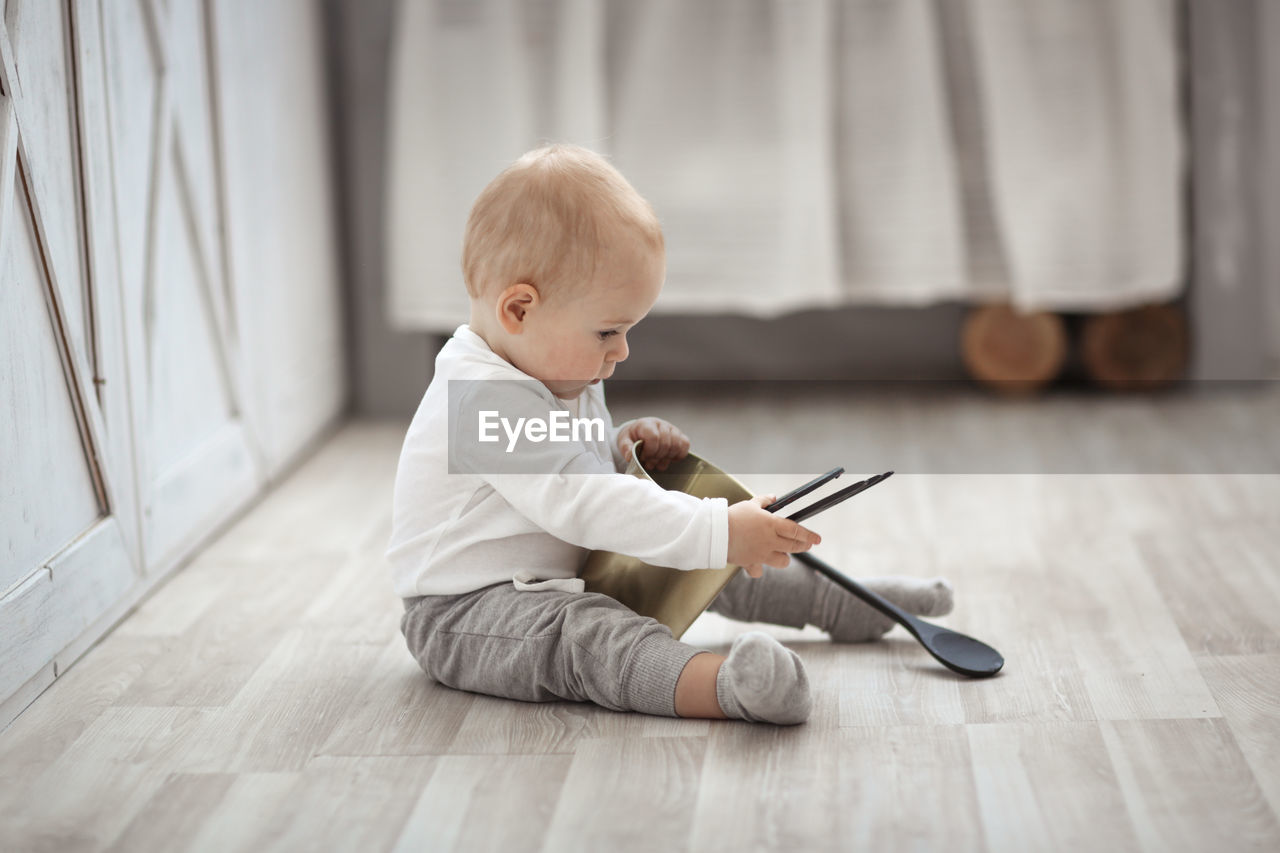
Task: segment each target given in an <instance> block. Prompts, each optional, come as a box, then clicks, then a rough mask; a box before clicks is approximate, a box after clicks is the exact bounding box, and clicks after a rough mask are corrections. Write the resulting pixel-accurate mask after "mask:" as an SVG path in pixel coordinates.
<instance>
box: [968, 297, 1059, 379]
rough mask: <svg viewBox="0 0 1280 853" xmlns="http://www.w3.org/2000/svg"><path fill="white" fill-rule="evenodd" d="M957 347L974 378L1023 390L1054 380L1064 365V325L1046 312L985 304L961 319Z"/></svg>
mask: <svg viewBox="0 0 1280 853" xmlns="http://www.w3.org/2000/svg"><path fill="white" fill-rule="evenodd" d="M960 348H961V354H962V355H963V357H964V363H965V367H966V368H967V369H968V370H969V374H970V375H971V376H973V377H974V378H975V379H977V380H979V381H981V382H983V383H986V384H987V385H990V386H991V387H993V388H995V389H996V390H998V391H1001V392H1003V393H1011V394H1026V393H1030V392H1032V391H1035V390H1037V389H1039V388H1041V387H1043V386H1044V385H1046V384H1048V383H1049V382H1052V381H1053V379H1054V377H1056V376H1057V375H1058V372H1059V371H1060V370H1061V369H1062V365H1063V362H1064V361H1065V360H1066V357H1067V332H1066V326H1065V324H1064V323H1063V321H1062V318H1061V317H1059V316H1058V315H1057V314H1053V313H1050V312H1047V311H1040V312H1032V313H1022V312H1019V311H1016V310H1015V309H1014V308H1013V307H1012V306H1010V305H1004V304H1001V305H984V306H983V307H981V308H975V309H973V310H972V311H970V312H969V316H968V317H967V318H965V324H964V329H963V331H962V333H961V342H960Z"/></svg>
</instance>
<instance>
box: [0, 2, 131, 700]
mask: <svg viewBox="0 0 1280 853" xmlns="http://www.w3.org/2000/svg"><path fill="white" fill-rule="evenodd" d="M71 8H72V7H68V6H66V5H63V4H56V3H25V2H24V3H23V4H22V5H18V4H17V3H16V2H15V0H9V3H8V5H7V7H6V9H5V10H4V11H5V14H4V21H5V22H6V24H5V25H3V26H0V89H3V92H4V94H3V95H0V281H2V282H3V287H0V336H3V337H2V343H0V347H3V349H4V356H5V358H4V361H3V365H2V366H0V402H2V403H3V408H0V454H3V455H0V472H2V473H0V484H2V485H0V490H2V492H3V501H2V502H0V537H2V539H0V549H2V550H0V557H2V558H3V563H2V564H0V637H2V638H3V641H4V654H3V655H2V656H0V700H3V699H4V698H6V697H8V696H10V695H13V694H15V693H16V692H18V691H20V690H21V689H22V688H23V687H24V685H26V686H27V689H26V690H23V691H22V692H23V693H24V694H25V695H33V692H32V689H31V685H33V684H34V685H35V688H34V689H35V690H36V691H38V689H40V687H41V685H42V684H44V683H47V681H49V680H51V679H52V678H53V677H54V675H55V674H56V671H57V656H58V655H59V654H61V653H63V652H64V650H66V649H67V648H68V646H69V645H70V644H72V643H73V642H74V641H75V640H76V639H77V638H78V637H80V636H81V635H83V634H84V632H85V631H86V629H87V628H88V627H89V626H90V625H93V624H95V623H96V622H97V621H98V620H99V619H101V618H102V617H103V615H104V614H106V613H107V612H108V611H109V610H110V608H111V607H113V606H117V605H118V604H119V603H120V602H121V601H122V600H123V598H124V597H125V596H126V595H127V593H128V591H129V590H130V589H131V588H134V587H136V582H137V580H138V578H139V576H140V565H139V561H138V559H137V553H136V551H135V550H134V549H132V548H131V547H130V544H129V537H128V536H127V534H126V530H125V528H124V527H123V526H122V525H121V516H118V515H117V514H116V510H115V504H114V503H113V500H118V501H122V502H123V503H124V504H129V503H132V498H131V494H132V488H131V470H130V464H129V460H128V458H127V457H124V458H122V457H121V456H120V455H119V454H118V450H119V448H120V446H121V444H120V441H119V438H120V437H121V436H123V435H124V434H125V432H126V430H127V421H126V422H125V423H120V422H119V414H123V413H124V412H125V410H124V408H123V407H122V406H120V405H119V404H118V403H119V401H120V400H121V399H122V398H123V389H124V387H125V384H126V383H125V382H124V376H123V373H119V374H114V373H113V374H109V375H107V376H105V377H104V376H100V375H98V374H97V373H95V368H96V367H97V366H98V364H97V357H96V354H95V352H94V350H95V347H94V346H93V338H92V335H91V334H90V330H91V328H92V326H91V321H92V318H93V317H94V316H95V312H94V310H93V307H94V300H93V298H92V291H91V288H90V287H89V284H90V281H91V279H90V277H89V275H88V269H89V264H88V263H87V260H86V258H87V257H88V255H87V254H86V246H87V245H88V242H87V234H86V229H85V222H86V218H85V215H86V206H85V199H84V198H83V197H82V192H83V191H82V187H83V186H84V179H83V174H82V168H83V166H82V159H81V156H80V153H81V151H80V147H81V146H80V139H79V112H78V104H79V100H78V98H79V94H80V91H79V82H78V80H77V78H76V74H75V68H76V64H75V63H74V62H72V61H71V60H70V59H69V56H70V51H73V50H78V47H77V46H76V45H77V44H78V43H77V41H76V39H75V38H74V37H73V36H74V34H73V32H72V27H73V22H72V18H71V14H70V12H69V9H71ZM9 22H13V23H15V24H16V29H15V30H14V31H12V32H11V31H10V30H9V28H8V23H9ZM24 80H25V81H26V85H24V84H23V81H24ZM106 280H107V281H110V282H114V278H109V277H108V278H107V279H106ZM105 304H107V305H110V300H107V302H106V303H105ZM108 313H110V312H108ZM118 361H119V359H118V358H117V359H116V362H118ZM111 378H115V379H116V380H117V381H116V382H114V383H112V384H111V386H110V389H111V390H109V391H106V392H100V391H99V390H98V389H100V388H102V387H104V386H103V385H102V384H101V383H105V382H108V381H109V380H110V379H111ZM108 399H114V400H115V401H116V403H115V404H114V406H113V409H112V412H113V416H112V418H113V420H112V435H114V436H115V440H112V441H108V440H107V436H108V420H107V418H106V417H105V416H104V412H105V411H106V410H105V409H104V408H103V401H104V400H108ZM116 479H118V480H119V481H120V483H119V484H117V483H115V482H113V480H116ZM124 518H125V519H126V521H128V520H130V519H132V515H131V514H126V515H125V516H124ZM51 662H52V664H53V665H52V666H50V663H51Z"/></svg>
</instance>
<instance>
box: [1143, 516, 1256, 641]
mask: <svg viewBox="0 0 1280 853" xmlns="http://www.w3.org/2000/svg"><path fill="white" fill-rule="evenodd" d="M1277 541H1280V520H1278V519H1272V520H1270V521H1267V522H1262V521H1254V520H1242V521H1230V522H1217V523H1214V524H1212V525H1188V526H1187V527H1185V528H1182V529H1179V530H1176V531H1168V530H1166V531H1160V532H1158V533H1154V532H1153V533H1148V534H1142V535H1140V536H1138V537H1137V543H1138V546H1139V549H1140V550H1141V552H1142V556H1143V558H1144V560H1145V561H1146V563H1147V565H1148V567H1149V570H1150V572H1151V573H1152V575H1153V576H1154V577H1158V578H1159V582H1158V585H1159V589H1160V593H1161V595H1162V596H1163V597H1164V600H1165V602H1166V604H1167V605H1168V609H1169V613H1170V615H1172V617H1173V620H1174V622H1175V623H1177V625H1178V628H1179V630H1180V631H1181V632H1182V636H1183V639H1184V640H1185V641H1186V643H1187V645H1188V647H1189V648H1190V649H1191V651H1192V653H1193V654H1215V655H1263V654H1275V653H1277V652H1280V618H1278V617H1277V614H1278V613H1280V557H1278V556H1277V551H1276V547H1275V543H1276V542H1277Z"/></svg>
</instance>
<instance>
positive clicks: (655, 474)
mask: <svg viewBox="0 0 1280 853" xmlns="http://www.w3.org/2000/svg"><path fill="white" fill-rule="evenodd" d="M640 445H641V442H636V444H635V446H634V447H633V448H632V454H631V462H630V464H629V465H628V466H627V473H628V474H631V475H633V476H636V477H642V478H644V479H646V480H652V481H653V482H655V483H657V484H658V485H659V486H662V488H664V489H670V490H672V491H677V492H686V493H687V494H690V495H693V496H694V497H696V498H726V499H728V501H729V503H730V504H735V503H737V502H738V501H743V500H748V499H750V498H751V497H752V493H751V490H750V489H748V488H747V487H746V486H744V485H742V483H739V482H738V481H737V480H735V479H734V478H733V477H732V476H730V475H729V474H726V473H725V472H724V471H721V470H720V469H719V468H717V467H716V466H714V465H712V464H711V463H710V462H708V461H707V460H705V459H703V458H701V457H700V456H698V455H696V454H693V453H690V454H689V455H688V456H686V457H685V458H683V459H680V460H677V461H675V462H672V463H671V464H670V465H668V466H667V470H665V471H652V472H650V471H646V470H645V469H644V468H643V467H641V465H640V463H639V462H638V461H637V460H638V458H639V455H640ZM740 568H741V567H740V566H735V565H733V564H729V565H726V566H724V567H723V568H712V569H694V570H692V571H684V570H681V569H671V568H666V567H664V566H651V565H649V564H648V563H646V562H644V561H642V560H638V559H636V558H635V557H628V556H627V555H625V554H618V553H615V552H613V551H592V552H591V553H590V554H588V555H587V560H586V563H584V564H583V567H582V571H581V572H579V575H578V576H579V577H581V578H582V579H583V581H585V582H586V589H587V591H588V592H602V593H604V594H605V595H608V596H611V597H613V598H616V599H617V600H618V601H621V602H622V603H623V604H625V605H627V606H628V607H630V608H631V609H632V610H634V611H635V612H637V613H639V614H640V615H641V616H652V617H653V618H654V619H656V620H658V621H659V622H661V623H662V624H663V625H666V626H667V627H668V628H670V629H671V634H672V636H674V637H675V638H676V639H680V637H681V636H683V635H684V632H685V631H687V630H688V629H689V626H690V625H692V624H693V620H695V619H697V618H698V616H699V615H701V614H702V611H704V610H706V609H707V607H708V606H709V605H710V604H711V602H712V601H714V600H715V597H716V596H717V595H719V594H720V590H722V589H724V588H725V586H726V585H727V584H728V583H729V581H730V580H732V579H733V576H734V574H735V573H736V572H737V571H739V569H740Z"/></svg>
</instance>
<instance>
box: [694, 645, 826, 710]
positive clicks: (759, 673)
mask: <svg viewBox="0 0 1280 853" xmlns="http://www.w3.org/2000/svg"><path fill="white" fill-rule="evenodd" d="M716 700H717V701H718V702H719V703H720V709H721V710H722V711H724V712H725V714H727V715H728V716H730V717H733V718H734V719H738V720H750V721H751V722H753V723H777V724H778V725H783V726H790V725H795V724H796V723H803V722H804V721H805V720H807V719H809V712H810V711H811V710H812V709H813V697H812V696H810V695H809V676H808V675H806V674H805V671H804V663H803V662H802V661H801V660H800V656H799V655H797V654H796V653H795V652H793V651H791V650H790V649H788V648H786V647H784V646H783V645H782V644H781V643H779V642H778V641H777V640H775V639H774V638H773V637H770V636H769V635H768V634H766V633H764V632H763V631H749V632H748V633H746V634H743V635H742V636H740V637H738V638H737V639H735V640H734V641H733V646H732V647H730V649H729V657H728V658H727V659H726V660H725V662H724V663H723V664H722V665H721V666H720V672H719V674H718V675H717V676H716Z"/></svg>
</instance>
